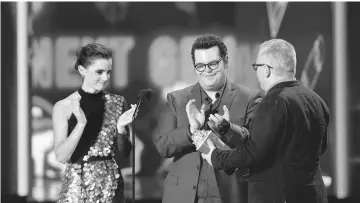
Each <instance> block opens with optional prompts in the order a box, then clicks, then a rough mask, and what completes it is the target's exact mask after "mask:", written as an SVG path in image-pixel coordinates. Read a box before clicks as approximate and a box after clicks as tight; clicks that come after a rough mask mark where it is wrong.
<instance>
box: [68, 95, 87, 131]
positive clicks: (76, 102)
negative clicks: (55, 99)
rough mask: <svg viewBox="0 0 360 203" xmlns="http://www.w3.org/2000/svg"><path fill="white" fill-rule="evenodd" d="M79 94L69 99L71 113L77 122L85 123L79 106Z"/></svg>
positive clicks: (83, 114) (84, 117)
mask: <svg viewBox="0 0 360 203" xmlns="http://www.w3.org/2000/svg"><path fill="white" fill-rule="evenodd" d="M80 99H81V96H80V95H79V96H78V97H76V98H74V99H71V106H72V113H73V114H74V115H75V117H76V119H77V122H78V124H80V125H85V124H86V122H87V120H86V116H85V113H84V111H83V110H82V109H81V107H80Z"/></svg>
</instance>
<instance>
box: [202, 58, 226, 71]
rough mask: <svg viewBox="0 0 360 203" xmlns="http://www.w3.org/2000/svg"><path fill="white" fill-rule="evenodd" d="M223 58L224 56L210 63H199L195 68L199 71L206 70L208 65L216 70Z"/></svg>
mask: <svg viewBox="0 0 360 203" xmlns="http://www.w3.org/2000/svg"><path fill="white" fill-rule="evenodd" d="M221 60H223V58H220V59H219V60H217V61H212V62H210V63H208V64H203V63H199V64H196V65H195V69H196V70H197V71H199V72H204V71H205V69H206V66H207V67H209V68H210V69H211V70H215V69H217V68H218V67H219V63H220V61H221Z"/></svg>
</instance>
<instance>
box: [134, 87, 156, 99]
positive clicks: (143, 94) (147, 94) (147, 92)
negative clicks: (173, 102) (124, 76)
mask: <svg viewBox="0 0 360 203" xmlns="http://www.w3.org/2000/svg"><path fill="white" fill-rule="evenodd" d="M153 92H154V91H153V90H152V89H142V90H140V92H139V94H138V98H139V99H144V100H145V101H146V100H149V99H150V98H151V96H152V94H153Z"/></svg>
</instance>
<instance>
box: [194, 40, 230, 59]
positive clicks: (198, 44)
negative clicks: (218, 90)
mask: <svg viewBox="0 0 360 203" xmlns="http://www.w3.org/2000/svg"><path fill="white" fill-rule="evenodd" d="M213 46H217V47H218V48H219V50H220V57H221V58H223V59H224V63H225V65H227V63H228V53H227V48H226V45H225V44H224V42H223V41H222V40H221V39H220V37H218V36H215V35H205V36H201V37H199V38H197V39H196V40H195V42H194V43H193V45H192V48H191V58H192V60H193V64H195V55H194V52H195V50H196V49H210V48H211V47H213Z"/></svg>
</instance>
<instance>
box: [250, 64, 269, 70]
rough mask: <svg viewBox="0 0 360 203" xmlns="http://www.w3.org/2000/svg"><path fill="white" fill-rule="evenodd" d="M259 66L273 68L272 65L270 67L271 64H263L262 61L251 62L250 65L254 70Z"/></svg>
mask: <svg viewBox="0 0 360 203" xmlns="http://www.w3.org/2000/svg"><path fill="white" fill-rule="evenodd" d="M259 66H267V67H268V68H269V69H270V68H272V69H274V68H273V67H271V66H269V65H267V64H264V63H253V64H252V67H253V69H254V70H255V71H257V69H258V67H259Z"/></svg>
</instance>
